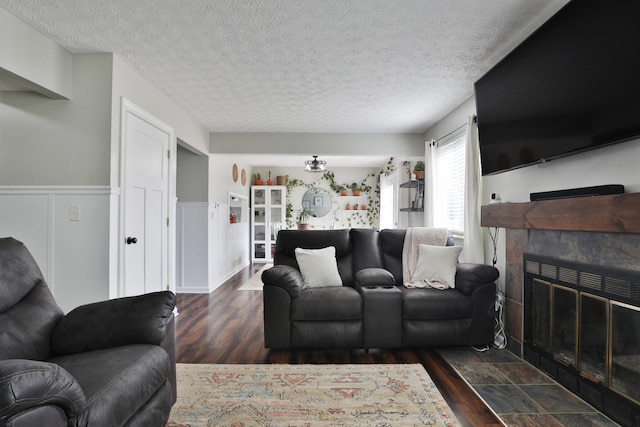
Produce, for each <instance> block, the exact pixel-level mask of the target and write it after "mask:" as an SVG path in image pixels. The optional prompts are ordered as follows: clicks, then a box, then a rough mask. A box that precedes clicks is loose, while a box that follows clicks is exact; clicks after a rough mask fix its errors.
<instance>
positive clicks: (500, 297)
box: [488, 227, 507, 350]
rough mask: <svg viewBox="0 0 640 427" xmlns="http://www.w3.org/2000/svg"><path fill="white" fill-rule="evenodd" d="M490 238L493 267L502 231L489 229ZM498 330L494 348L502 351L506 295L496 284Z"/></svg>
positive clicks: (504, 338)
mask: <svg viewBox="0 0 640 427" xmlns="http://www.w3.org/2000/svg"><path fill="white" fill-rule="evenodd" d="M488 231H489V236H490V237H491V242H492V244H493V260H492V263H493V267H495V266H496V264H497V263H498V235H499V233H500V229H499V228H498V227H495V228H494V233H491V229H490V228H489V230H488ZM496 311H497V316H496V329H495V334H494V336H493V346H494V347H495V348H497V349H499V350H502V349H503V348H505V347H506V346H507V334H506V333H505V331H504V293H503V292H502V290H501V289H500V286H498V284H497V283H496Z"/></svg>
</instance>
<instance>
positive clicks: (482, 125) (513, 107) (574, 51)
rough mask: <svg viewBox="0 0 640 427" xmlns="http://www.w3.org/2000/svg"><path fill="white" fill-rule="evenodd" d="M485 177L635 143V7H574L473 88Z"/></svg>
mask: <svg viewBox="0 0 640 427" xmlns="http://www.w3.org/2000/svg"><path fill="white" fill-rule="evenodd" d="M475 98H476V112H477V115H478V134H479V140H480V154H481V156H480V157H481V162H482V174H483V175H489V174H494V173H498V172H503V171H507V170H511V169H515V168H518V167H522V166H526V165H530V164H533V163H538V162H542V161H546V160H550V159H554V158H557V157H561V156H566V155H568V154H573V153H577V152H582V151H585V150H590V149H593V148H598V147H601V146H604V145H608V144H613V143H617V142H621V141H625V140H629V139H632V138H635V137H638V136H640V0H612V1H602V0H573V1H571V2H570V3H568V4H567V5H566V6H564V7H563V8H562V9H561V10H560V11H558V12H557V13H556V14H555V15H554V16H553V17H551V18H550V19H549V20H548V21H547V22H546V23H545V24H544V25H542V26H541V27H540V28H539V29H538V30H536V31H535V32H534V33H533V34H532V35H531V36H529V37H528V38H527V39H526V40H525V41H524V42H522V43H521V44H520V45H519V46H518V47H516V48H515V49H514V50H513V51H512V52H511V53H509V54H508V55H507V56H506V57H505V58H504V59H503V60H502V61H500V62H499V63H498V64H497V65H496V66H495V67H493V68H492V69H491V70H490V71H488V72H487V73H486V74H485V75H484V76H483V77H482V78H480V79H479V80H478V81H477V82H476V83H475Z"/></svg>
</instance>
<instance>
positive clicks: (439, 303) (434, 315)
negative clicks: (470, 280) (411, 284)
mask: <svg viewBox="0 0 640 427" xmlns="http://www.w3.org/2000/svg"><path fill="white" fill-rule="evenodd" d="M400 290H401V291H402V318H403V319H406V320H446V319H464V318H469V317H471V314H472V311H473V302H472V301H471V297H468V296H466V295H463V294H461V293H460V292H458V291H456V290H454V289H445V290H440V289H428V288H427V289H419V288H414V289H410V288H405V287H404V286H400Z"/></svg>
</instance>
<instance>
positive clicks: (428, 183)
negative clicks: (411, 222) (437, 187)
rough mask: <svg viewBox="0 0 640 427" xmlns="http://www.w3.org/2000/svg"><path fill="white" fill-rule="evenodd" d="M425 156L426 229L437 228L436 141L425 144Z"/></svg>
mask: <svg viewBox="0 0 640 427" xmlns="http://www.w3.org/2000/svg"><path fill="white" fill-rule="evenodd" d="M424 149H425V155H424V160H425V162H424V166H425V167H424V171H425V172H424V182H425V185H424V187H425V188H424V207H425V209H424V225H425V226H426V227H435V211H434V205H435V203H434V194H435V191H434V183H435V178H436V175H435V158H436V146H435V144H434V141H433V140H431V141H427V142H425V147H424Z"/></svg>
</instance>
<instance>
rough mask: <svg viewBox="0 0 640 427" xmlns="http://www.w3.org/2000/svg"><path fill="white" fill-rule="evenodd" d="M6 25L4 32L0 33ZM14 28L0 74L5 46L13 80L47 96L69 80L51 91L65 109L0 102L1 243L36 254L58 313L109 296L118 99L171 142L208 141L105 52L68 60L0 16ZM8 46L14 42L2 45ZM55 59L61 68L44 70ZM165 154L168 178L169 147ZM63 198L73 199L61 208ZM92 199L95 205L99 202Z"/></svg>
mask: <svg viewBox="0 0 640 427" xmlns="http://www.w3.org/2000/svg"><path fill="white" fill-rule="evenodd" d="M7 22H9V23H10V25H11V27H8V26H7V27H5V26H3V25H1V24H5V23H7ZM14 27H16V33H15V34H22V33H21V31H24V32H25V34H23V38H22V39H20V38H18V39H16V37H15V34H13V33H12V35H11V37H8V38H5V37H0V45H1V46H0V53H2V55H0V67H3V66H5V65H6V64H7V63H10V64H11V65H12V64H13V63H14V62H12V61H13V59H14V58H13V57H11V56H8V57H5V56H4V52H5V51H3V50H2V49H7V46H9V49H10V50H11V49H14V50H15V52H10V54H11V55H14V56H15V57H20V58H18V59H20V61H16V62H15V63H16V64H17V63H18V62H19V64H18V65H16V66H13V65H12V66H13V70H14V72H20V73H21V74H22V76H18V77H20V78H21V79H26V80H29V79H34V80H38V81H39V82H41V83H40V84H43V83H42V82H46V80H47V78H49V79H50V80H51V82H52V83H46V84H47V85H50V86H51V87H54V86H56V83H55V82H58V81H59V80H60V75H59V74H60V73H62V74H64V78H62V80H63V81H64V80H65V79H69V82H70V84H71V85H72V86H71V90H68V88H64V84H61V86H62V88H60V89H56V90H58V91H59V92H65V94H66V95H67V96H68V97H69V99H68V100H64V99H63V100H52V99H49V98H46V97H44V96H42V95H39V94H37V93H34V92H5V93H2V95H1V96H0V129H1V132H0V186H4V191H5V193H7V194H8V195H7V197H5V198H4V199H3V205H2V207H3V209H2V210H0V224H1V226H2V230H0V231H1V234H0V235H10V236H11V235H18V236H24V237H22V240H23V241H24V243H26V244H27V245H28V246H29V247H30V248H31V247H33V248H35V249H34V251H35V253H36V257H37V260H38V262H41V263H43V264H42V265H43V266H44V268H45V270H46V271H48V272H49V273H47V279H48V280H49V281H50V282H51V284H52V286H54V287H55V291H54V292H55V295H56V296H57V297H59V298H58V302H59V303H60V305H61V306H63V308H65V309H70V308H73V307H74V306H76V305H79V304H83V303H88V302H94V301H97V300H101V299H106V298H108V297H113V296H115V295H114V294H113V293H110V290H113V289H115V288H117V280H118V266H119V253H118V251H119V249H118V248H119V246H120V245H121V244H122V243H121V242H120V240H119V239H118V235H119V234H118V233H119V231H118V226H119V223H118V217H119V215H120V212H119V198H120V168H119V166H120V132H121V131H120V114H121V105H122V99H123V98H126V99H128V100H129V101H131V102H132V103H133V104H135V105H136V106H138V107H140V108H141V109H142V110H145V111H147V112H148V113H149V114H150V115H152V116H155V117H156V118H158V119H159V120H161V121H163V122H165V123H167V124H168V125H169V126H171V127H173V128H174V129H175V133H176V137H177V138H180V139H181V141H184V144H185V145H186V146H188V147H189V148H190V149H192V150H193V151H197V152H200V153H208V150H209V133H208V131H207V130H206V129H205V128H204V127H203V126H201V125H200V124H199V123H197V122H196V121H195V119H193V118H192V117H191V116H190V115H189V114H188V113H186V111H185V110H184V109H182V107H180V106H178V105H177V104H176V103H175V102H173V101H171V100H170V99H169V98H168V97H167V96H166V95H164V94H163V93H162V92H160V90H158V89H157V88H155V87H154V86H153V84H151V83H150V82H148V81H146V80H144V79H143V78H142V77H141V76H139V75H138V74H137V73H136V72H135V71H134V70H133V69H131V68H130V67H129V66H128V65H126V64H125V63H124V62H123V61H122V60H121V59H120V58H118V57H116V56H114V55H112V54H108V53H100V54H73V55H71V54H69V53H68V52H66V51H64V50H62V51H61V50H60V47H59V46H57V45H56V44H55V43H50V42H48V41H46V40H45V41H42V40H41V39H42V36H41V35H39V33H37V32H36V31H34V30H32V29H30V28H28V27H25V26H21V25H20V24H19V23H18V24H16V22H14V20H13V19H11V18H10V17H9V18H7V15H6V14H5V12H4V11H0V31H3V34H4V31H5V30H6V29H7V28H14ZM17 27H19V28H17ZM7 31H13V30H7ZM9 40H11V43H13V42H14V41H15V42H16V43H13V44H11V45H7V44H6V43H4V42H7V41H9ZM22 42H24V43H25V45H24V46H22ZM30 42H33V43H34V46H31V44H29V43H30ZM67 55H68V58H69V65H68V68H65V64H64V60H65V58H66V56H67ZM38 57H40V58H38ZM47 58H54V59H53V60H52V61H49V60H48V59H47ZM55 58H58V59H59V60H60V61H61V62H63V63H62V64H57V65H59V66H50V65H51V62H55V61H56V59H55ZM60 58H61V59H60ZM54 65H56V64H54ZM1 71H2V70H0V72H1ZM34 76H35V77H34ZM71 77H72V79H71ZM63 83H64V82H63ZM58 98H60V96H58ZM173 150H174V151H173V153H174V156H172V162H173V165H174V166H173V167H174V169H173V170H172V174H173V175H172V176H173V177H175V172H176V171H175V161H176V160H175V142H174V145H173ZM204 185H206V183H205V184H204ZM43 186H46V187H43ZM49 186H55V188H56V190H55V191H56V194H53V195H52V194H49V193H47V194H46V195H44V196H42V195H39V196H38V197H36V198H35V199H33V198H34V197H35V196H34V195H33V194H32V193H33V188H36V187H37V188H39V190H38V191H44V192H45V193H46V192H47V191H49V190H48V189H47V187H49ZM79 187H82V188H93V189H95V188H98V189H99V190H97V191H98V192H99V194H98V195H94V194H89V195H79V194H77V193H76V192H75V190H76V189H77V188H79ZM101 191H104V192H106V194H102V193H100V192H101ZM172 191H174V192H175V188H174V189H173V190H172ZM58 193H60V194H58ZM68 194H71V196H72V197H73V200H67V199H68V197H67V195H68ZM174 194H175V193H174ZM93 196H99V197H98V198H99V201H95V200H94V199H93ZM43 197H44V198H45V199H46V202H43V201H42V200H44V199H42V198H43ZM205 197H206V195H205ZM32 199H33V200H32ZM52 200H53V201H52ZM205 201H206V200H205ZM34 203H35V204H36V205H37V206H36V207H34V206H33V204H34ZM43 203H44V205H43ZM60 203H63V205H60ZM69 203H73V204H74V205H77V206H79V207H80V209H81V212H82V219H81V221H79V222H78V223H69V221H68V219H67V218H66V216H65V215H64V212H65V209H66V210H68V206H67V205H68V204H69ZM60 206H63V208H61V209H62V211H60V212H59V211H58V208H59V207H60ZM64 206H66V207H64ZM30 209H35V210H36V211H31V210H30ZM43 215H44V217H43ZM173 226H174V224H173V223H172V227H173ZM78 230H81V233H80V234H81V235H79V234H78ZM247 245H248V244H247ZM170 251H171V252H173V248H171V247H170ZM87 269H90V270H91V274H87ZM89 276H90V277H89ZM63 283H64V284H63ZM114 283H115V286H114Z"/></svg>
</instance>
